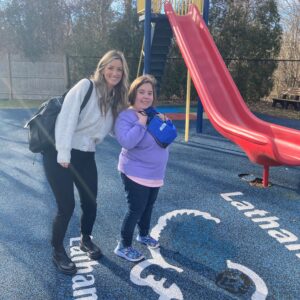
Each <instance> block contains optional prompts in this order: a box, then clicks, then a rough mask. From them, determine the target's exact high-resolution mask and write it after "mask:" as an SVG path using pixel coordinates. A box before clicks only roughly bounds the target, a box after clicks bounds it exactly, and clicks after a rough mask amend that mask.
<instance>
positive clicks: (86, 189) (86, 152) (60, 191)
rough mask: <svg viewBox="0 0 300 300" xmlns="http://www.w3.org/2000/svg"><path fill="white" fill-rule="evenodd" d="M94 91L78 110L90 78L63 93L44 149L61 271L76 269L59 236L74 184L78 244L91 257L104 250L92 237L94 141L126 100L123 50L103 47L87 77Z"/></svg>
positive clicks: (62, 233) (68, 213) (66, 220)
mask: <svg viewBox="0 0 300 300" xmlns="http://www.w3.org/2000/svg"><path fill="white" fill-rule="evenodd" d="M91 81H92V83H93V91H92V94H91V96H90V98H89V101H88V102H87V104H86V105H85V107H84V108H83V109H82V111H81V112H80V106H81V103H82V101H83V99H84V96H85V94H86V93H87V91H88V88H89V85H90V81H89V80H88V79H82V80H80V81H79V82H78V83H77V84H76V85H75V86H74V87H73V88H72V89H71V90H70V91H69V92H68V94H67V95H66V97H65V100H64V103H63V106H62V109H61V112H60V114H59V115H58V118H57V121H56V125H55V140H56V150H55V149H52V150H49V151H46V152H45V153H44V154H43V163H44V168H45V173H46V177H47V179H48V181H49V184H50V186H51V189H52V191H53V193H54V196H55V199H56V203H57V208H58V211H57V214H56V216H55V218H54V222H53V227H52V240H51V244H52V246H53V262H54V264H55V265H56V266H57V268H58V269H59V270H60V271H61V272H62V273H65V274H74V273H76V271H77V270H76V265H75V264H74V263H73V262H72V261H71V259H70V258H69V257H68V255H67V254H66V251H65V248H64V245H63V240H64V237H65V234H66V230H67V227H68V224H69V221H70V218H71V216H72V214H73V210H74V207H75V201H74V184H75V186H76V188H77V190H78V192H79V196H80V204H81V209H82V216H81V242H80V249H81V250H82V251H84V252H87V255H88V256H89V257H90V258H92V259H99V258H100V257H101V255H102V253H101V250H100V248H99V247H98V246H97V245H95V244H94V243H93V242H92V240H91V237H90V236H91V233H92V229H93V225H94V222H95V218H96V211H97V203H96V198H97V183H98V178H97V176H98V175H97V168H96V163H95V149H96V144H98V143H100V142H101V141H102V140H103V139H104V137H105V136H106V135H107V134H108V133H109V132H111V131H112V128H113V124H114V120H115V118H116V116H117V115H118V113H119V112H120V111H121V110H122V109H124V107H125V105H126V103H127V88H128V67H127V63H126V60H125V58H124V55H123V54H122V53H121V52H119V51H116V50H111V51H109V52H107V53H106V54H105V55H104V56H103V57H102V58H101V59H100V61H99V63H98V65H97V68H96V70H95V72H94V75H93V76H92V77H91Z"/></svg>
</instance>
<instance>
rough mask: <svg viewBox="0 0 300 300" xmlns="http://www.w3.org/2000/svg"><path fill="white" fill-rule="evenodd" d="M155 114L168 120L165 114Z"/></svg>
mask: <svg viewBox="0 0 300 300" xmlns="http://www.w3.org/2000/svg"><path fill="white" fill-rule="evenodd" d="M157 116H158V117H159V118H160V119H161V120H163V121H167V120H168V118H167V116H166V115H165V114H161V113H159V114H158V115H157Z"/></svg>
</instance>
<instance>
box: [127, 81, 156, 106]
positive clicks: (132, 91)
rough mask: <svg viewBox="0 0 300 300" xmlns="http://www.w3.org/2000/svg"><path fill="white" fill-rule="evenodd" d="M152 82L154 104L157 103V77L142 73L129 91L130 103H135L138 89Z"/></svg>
mask: <svg viewBox="0 0 300 300" xmlns="http://www.w3.org/2000/svg"><path fill="white" fill-rule="evenodd" d="M145 83H150V84H151V86H152V89H153V105H155V103H156V101H157V95H156V79H155V78H154V77H153V76H152V75H142V76H139V77H137V78H136V79H135V80H134V81H133V82H132V83H131V85H130V88H129V92H128V101H129V103H130V105H134V102H135V98H136V94H137V89H138V88H139V87H140V86H141V85H143V84H145Z"/></svg>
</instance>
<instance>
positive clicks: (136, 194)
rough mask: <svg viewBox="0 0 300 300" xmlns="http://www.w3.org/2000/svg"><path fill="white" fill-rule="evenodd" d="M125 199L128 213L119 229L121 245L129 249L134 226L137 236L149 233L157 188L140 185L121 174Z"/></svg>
mask: <svg viewBox="0 0 300 300" xmlns="http://www.w3.org/2000/svg"><path fill="white" fill-rule="evenodd" d="M121 178H122V181H123V184H124V188H125V194H126V198H127V204H128V211H127V213H126V215H125V218H124V220H123V224H122V228H121V244H122V245H123V246H124V247H129V246H131V244H132V238H133V233H134V229H135V226H136V225H138V229H139V234H140V235H141V236H146V235H147V234H148V233H149V229H150V221H151V214H152V209H153V205H154V202H155V200H156V198H157V195H158V191H159V188H152V187H147V186H143V185H140V184H138V183H136V182H134V181H132V180H130V179H129V178H128V177H127V176H126V175H125V174H121Z"/></svg>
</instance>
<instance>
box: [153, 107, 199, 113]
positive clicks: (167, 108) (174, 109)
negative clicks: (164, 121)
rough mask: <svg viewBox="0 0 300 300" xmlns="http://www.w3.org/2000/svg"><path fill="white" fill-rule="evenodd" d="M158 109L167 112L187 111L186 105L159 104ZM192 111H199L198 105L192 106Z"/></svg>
mask: <svg viewBox="0 0 300 300" xmlns="http://www.w3.org/2000/svg"><path fill="white" fill-rule="evenodd" d="M157 110H158V111H159V112H161V113H163V114H165V113H185V106H157ZM190 112H197V107H196V106H191V108H190Z"/></svg>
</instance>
